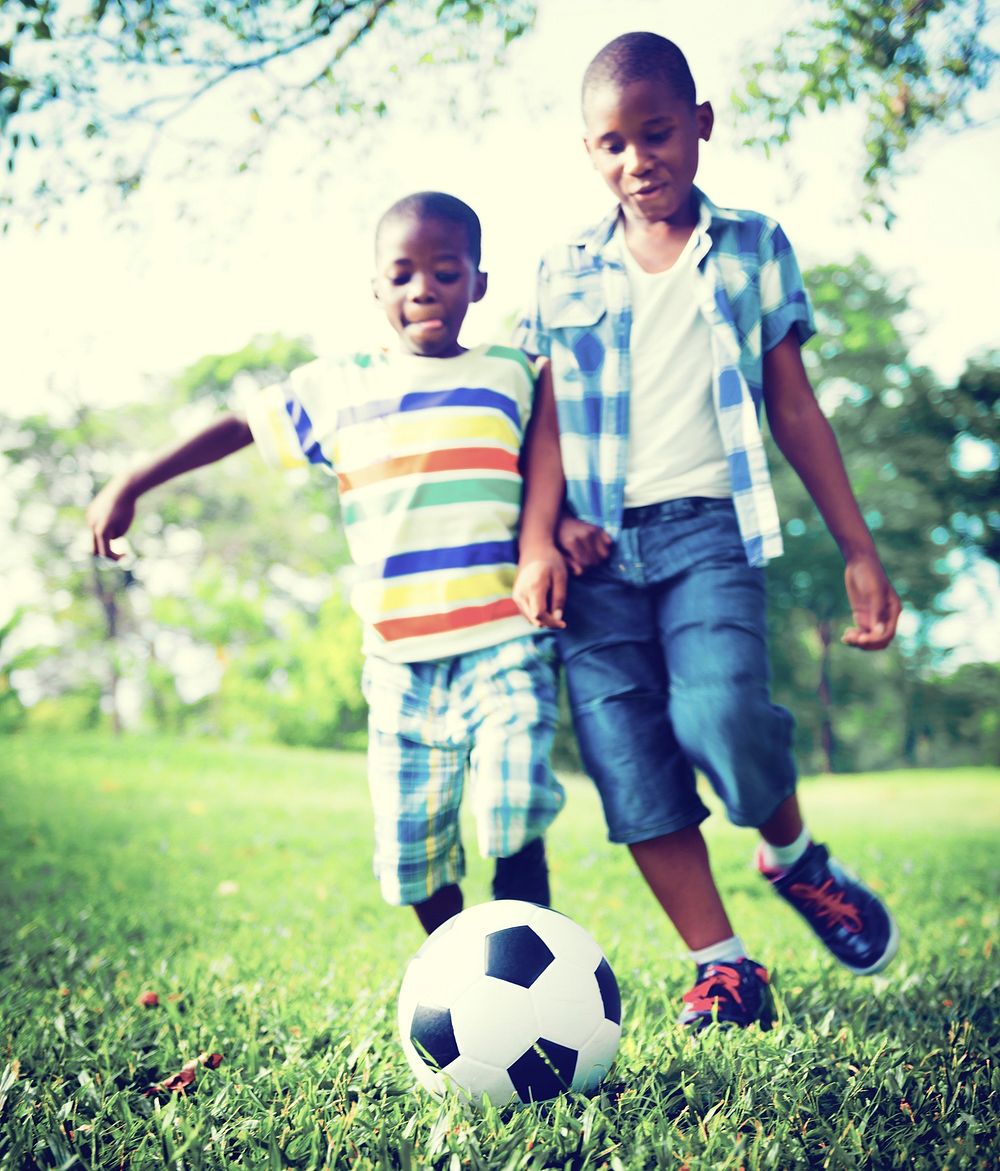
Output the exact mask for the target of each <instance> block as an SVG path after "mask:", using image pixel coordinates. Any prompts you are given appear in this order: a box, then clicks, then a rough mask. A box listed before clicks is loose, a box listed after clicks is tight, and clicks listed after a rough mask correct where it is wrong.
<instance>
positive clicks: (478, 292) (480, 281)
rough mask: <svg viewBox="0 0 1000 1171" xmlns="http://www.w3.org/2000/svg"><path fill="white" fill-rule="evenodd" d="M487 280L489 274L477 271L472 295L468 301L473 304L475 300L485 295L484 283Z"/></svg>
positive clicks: (486, 282) (479, 299)
mask: <svg viewBox="0 0 1000 1171" xmlns="http://www.w3.org/2000/svg"><path fill="white" fill-rule="evenodd" d="M488 282H489V276H488V275H487V274H486V273H485V272H477V273H476V280H475V283H474V284H473V286H472V296H471V297H470V298H469V301H470V302H472V303H473V304H474V303H475V302H476V301H481V300H482V299H483V298H484V297H485V296H486V285H487V284H488Z"/></svg>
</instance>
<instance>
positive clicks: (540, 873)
mask: <svg viewBox="0 0 1000 1171" xmlns="http://www.w3.org/2000/svg"><path fill="white" fill-rule="evenodd" d="M492 894H493V897H494V898H495V899H521V900H523V901H524V902H526V903H538V904H539V905H540V906H542V907H548V906H550V905H551V892H550V890H549V865H548V862H547V860H546V858H545V839H544V838H533V839H532V840H531V841H530V842H528V844H527V845H526V846H522V847H521V849H520V850H518V852H517V853H516V854H511V856H510V857H509V858H497V860H496V866H495V869H494V871H493V887H492Z"/></svg>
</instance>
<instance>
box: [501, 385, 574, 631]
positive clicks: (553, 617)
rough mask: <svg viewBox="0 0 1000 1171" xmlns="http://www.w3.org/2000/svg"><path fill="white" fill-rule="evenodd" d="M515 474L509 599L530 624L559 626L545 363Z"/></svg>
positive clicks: (550, 400) (560, 571) (554, 447)
mask: <svg viewBox="0 0 1000 1171" xmlns="http://www.w3.org/2000/svg"><path fill="white" fill-rule="evenodd" d="M521 473H522V475H523V477H524V501H523V504H522V506H521V526H520V537H519V549H520V553H519V559H518V570H517V579H516V581H515V582H514V601H515V602H517V604H518V606H519V607H520V609H521V612H522V614H524V616H525V618H527V619H528V621H529V622H531V623H532V624H533V625H534V626H547V627H552V628H555V627H562V626H565V625H566V623H565V622H564V621H563V609H564V607H565V605H566V564H565V562H564V561H563V559H562V555H561V554H560V552H559V550H558V549H557V548H556V544H555V530H556V523H557V521H558V519H559V510H560V508H561V506H562V499H563V492H564V491H565V488H566V481H565V479H564V477H563V470H562V457H561V455H560V453H559V424H558V421H557V419H556V400H555V395H554V394H553V390H552V371H551V369H550V367H549V364H548V362H543V364H542V366H541V369H540V370H539V374H538V384H537V388H536V390H535V405H534V409H533V411H532V413H531V419H530V420H529V423H528V430H527V434H526V436H525V441H524V449H523V451H522V453H521Z"/></svg>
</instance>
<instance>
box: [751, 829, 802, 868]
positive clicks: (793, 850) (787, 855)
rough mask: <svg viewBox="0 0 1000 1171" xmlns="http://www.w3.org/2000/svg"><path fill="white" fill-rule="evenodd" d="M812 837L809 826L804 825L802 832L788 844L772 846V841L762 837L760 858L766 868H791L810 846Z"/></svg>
mask: <svg viewBox="0 0 1000 1171" xmlns="http://www.w3.org/2000/svg"><path fill="white" fill-rule="evenodd" d="M811 841H812V837H811V836H810V834H809V827H808V826H805V825H804V826H803V827H802V832H801V833H800V834H799V836H798V837H797V838H796V839H795V841H794V842H789V843H788V845H787V846H772V845H771V843H770V842H765V841H764V840H763V839H761V843H760V860H761V863H762V864H763V867H764V869H765V870H789V869H791V867H792V866H794V865H795V863H796V862H798V860H799V859H800V858H801V857H802V855H803V854H804V853H805V852H806V850H807V849H808V848H809V843H810V842H811Z"/></svg>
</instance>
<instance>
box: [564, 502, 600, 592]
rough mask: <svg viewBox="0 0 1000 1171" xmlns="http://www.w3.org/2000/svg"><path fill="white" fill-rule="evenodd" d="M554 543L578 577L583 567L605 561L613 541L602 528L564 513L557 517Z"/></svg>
mask: <svg viewBox="0 0 1000 1171" xmlns="http://www.w3.org/2000/svg"><path fill="white" fill-rule="evenodd" d="M556 544H557V545H558V546H559V549H560V551H561V552H562V555H563V556H564V557H565V558H566V564H567V565H568V566H569V567H570V569H571V570H572V571H573V573H575V574H576V575H577V577H579V575H580V574H581V573H583V571H584V570H585V569H590V568H591V567H592V566H594V565H600V564H601V562H602V561H607V559H608V555H609V554H610V552H611V546H612V544H613V542H612V540H611V538H610V537H609V536H608V534H607V533H606V532H605V531H604V529H601V528H598V527H597V525H592V524H587V522H586V521H583V520H577V519H576V517H575V516H568V515H566V514H565V513H564V514H563V515H562V516H561V517H560V518H559V526H558V528H557V530H556Z"/></svg>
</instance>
